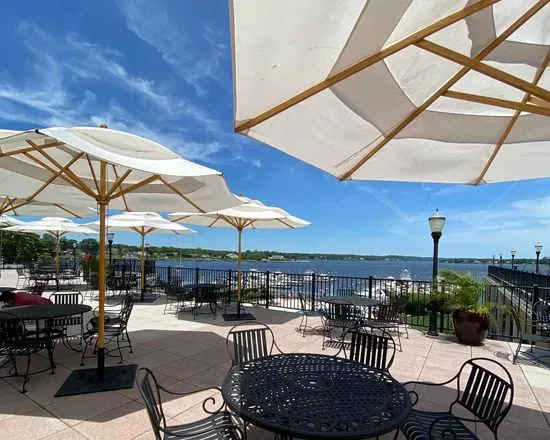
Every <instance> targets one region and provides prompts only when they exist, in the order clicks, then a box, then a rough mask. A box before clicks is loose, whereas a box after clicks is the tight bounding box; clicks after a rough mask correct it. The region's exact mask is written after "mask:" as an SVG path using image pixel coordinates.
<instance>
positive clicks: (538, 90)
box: [416, 40, 550, 102]
mask: <svg viewBox="0 0 550 440" xmlns="http://www.w3.org/2000/svg"><path fill="white" fill-rule="evenodd" d="M416 46H418V47H420V48H422V49H424V50H426V51H428V52H431V53H433V54H435V55H439V56H441V57H443V58H446V59H448V60H450V61H453V62H455V63H457V64H460V65H462V66H464V67H469V68H470V69H471V70H475V71H476V72H479V73H482V74H483V75H486V76H488V77H490V78H493V79H495V80H497V81H499V82H502V83H504V84H507V85H509V86H512V87H514V88H516V89H519V90H522V91H524V92H525V93H531V95H533V96H537V97H538V98H541V99H543V100H545V101H549V102H550V91H548V90H545V89H543V88H542V87H538V86H535V85H533V84H531V83H530V82H529V81H525V80H523V79H521V78H518V77H517V76H514V75H510V74H509V73H506V72H504V71H503V70H499V69H497V68H495V67H492V66H490V65H488V64H484V63H482V62H481V61H478V60H476V59H473V58H470V57H468V56H466V55H462V54H461V53H459V52H456V51H454V50H451V49H449V48H447V47H444V46H441V45H439V44H436V43H433V42H431V41H428V40H421V41H418V42H417V43H416Z"/></svg>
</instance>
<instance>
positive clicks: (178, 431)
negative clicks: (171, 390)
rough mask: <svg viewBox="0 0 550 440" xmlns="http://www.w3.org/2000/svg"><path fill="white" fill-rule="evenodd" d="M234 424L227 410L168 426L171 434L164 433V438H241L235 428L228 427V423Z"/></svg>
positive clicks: (190, 439)
mask: <svg viewBox="0 0 550 440" xmlns="http://www.w3.org/2000/svg"><path fill="white" fill-rule="evenodd" d="M222 424H223V425H224V426H225V427H224V428H219V429H211V430H209V431H208V432H206V433H203V434H196V433H200V432H201V431H205V430H207V429H209V428H213V427H215V426H216V425H222ZM230 424H233V422H232V420H231V414H230V413H229V412H227V411H222V412H219V413H217V414H214V415H212V416H210V417H207V418H205V419H202V420H198V421H195V422H191V423H188V424H185V425H175V426H167V427H166V429H167V430H168V431H171V432H172V433H173V435H171V434H164V440H176V439H181V438H185V439H187V440H210V439H211V440H233V439H239V437H238V435H237V434H236V432H235V430H231V429H228V428H227V425H230Z"/></svg>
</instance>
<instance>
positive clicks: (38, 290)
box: [27, 280, 48, 296]
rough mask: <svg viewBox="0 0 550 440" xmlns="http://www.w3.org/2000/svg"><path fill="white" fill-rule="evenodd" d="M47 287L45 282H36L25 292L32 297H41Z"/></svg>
mask: <svg viewBox="0 0 550 440" xmlns="http://www.w3.org/2000/svg"><path fill="white" fill-rule="evenodd" d="M47 285H48V282H47V281H40V280H37V281H35V282H34V283H33V285H32V286H30V287H29V288H28V289H27V292H29V293H30V294H32V295H38V296H42V294H43V293H44V290H46V286H47Z"/></svg>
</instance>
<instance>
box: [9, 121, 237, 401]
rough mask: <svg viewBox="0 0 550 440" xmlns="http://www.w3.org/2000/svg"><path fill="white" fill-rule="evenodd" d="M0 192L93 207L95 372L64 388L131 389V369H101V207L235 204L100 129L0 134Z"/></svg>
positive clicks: (198, 173) (206, 182)
mask: <svg viewBox="0 0 550 440" xmlns="http://www.w3.org/2000/svg"><path fill="white" fill-rule="evenodd" d="M0 187H1V188H2V193H3V194H5V195H9V196H10V197H18V198H24V199H27V200H40V201H44V202H50V203H60V202H62V203H63V205H67V206H89V205H90V203H95V204H97V206H98V211H99V273H98V281H99V307H98V343H97V347H98V369H97V372H93V371H90V370H79V371H77V372H75V373H73V374H74V378H75V380H74V381H73V382H71V383H77V382H78V381H79V380H80V382H79V383H78V386H76V388H77V389H78V391H77V392H84V391H85V392H90V391H101V390H103V389H106V388H108V387H109V389H113V382H114V381H113V380H110V377H111V376H116V377H119V378H121V377H124V381H123V382H124V383H123V384H120V385H118V384H117V385H116V387H117V388H120V387H121V386H122V387H128V386H129V387H131V386H132V382H133V370H132V371H130V370H131V368H132V369H135V366H130V367H131V368H130V367H111V368H110V369H109V371H108V374H106V370H105V368H104V366H105V349H104V340H105V338H104V336H105V335H104V304H105V232H106V230H105V218H106V210H107V207H108V206H110V207H111V208H113V209H118V210H127V211H128V210H133V211H145V210H149V211H150V210H154V211H159V212H162V211H166V212H167V211H172V210H174V209H179V210H189V211H193V212H207V211H211V210H216V209H224V208H229V207H232V206H236V205H238V204H239V203H240V202H239V200H237V199H236V198H234V197H233V196H232V194H231V193H230V192H229V190H228V189H227V185H226V183H225V180H224V178H223V176H222V174H221V173H220V172H219V171H216V170H212V169H210V168H207V167H204V166H201V165H198V164H196V163H193V162H189V161H187V160H185V159H183V158H181V157H180V156H178V155H177V154H175V153H174V152H172V151H171V150H169V149H168V148H165V147H163V146H162V145H159V144H158V143H156V142H153V141H150V140H148V139H145V138H142V137H139V136H135V135H133V134H130V133H125V132H122V131H117V130H111V129H108V128H106V126H102V127H99V128H98V127H75V128H45V129H40V130H32V131H23V132H15V131H9V130H2V131H0ZM71 378H73V376H71V377H70V378H69V381H70V380H71ZM98 379H99V381H98ZM68 383H69V382H67V383H66V384H68ZM67 387H69V385H67ZM63 392H64V393H65V392H66V393H67V394H70V393H74V392H72V391H65V390H63ZM58 394H59V393H58Z"/></svg>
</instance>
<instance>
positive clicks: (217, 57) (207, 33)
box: [118, 0, 226, 95]
mask: <svg viewBox="0 0 550 440" xmlns="http://www.w3.org/2000/svg"><path fill="white" fill-rule="evenodd" d="M118 5H119V7H120V10H121V12H122V14H123V15H124V17H125V19H126V25H127V26H128V29H129V30H130V31H132V32H133V33H134V34H135V35H136V36H137V37H138V38H140V39H142V40H143V41H145V42H147V43H148V44H150V45H151V46H153V47H154V48H155V49H156V50H157V51H158V52H159V54H160V55H161V56H162V58H163V59H164V61H165V62H166V63H168V64H169V65H170V66H172V68H173V69H174V70H175V71H176V72H177V73H178V74H179V75H180V76H181V78H183V79H184V80H185V81H186V82H187V83H188V84H190V85H191V86H192V87H193V88H194V89H195V91H196V92H197V94H198V95H205V94H206V88H205V83H206V82H207V81H209V80H214V81H216V82H217V83H219V84H220V85H222V86H224V84H223V82H222V80H221V78H220V77H219V75H218V69H219V65H220V62H221V60H222V58H223V56H224V51H225V49H226V47H225V44H224V43H222V42H221V41H220V40H221V39H220V36H219V34H217V33H216V32H215V31H213V30H212V29H210V28H205V29H204V31H203V32H202V34H201V35H198V34H196V33H194V35H193V38H194V40H193V43H194V44H195V45H196V44H197V43H198V40H199V39H200V40H202V41H201V42H202V43H203V44H202V45H201V48H202V49H203V50H197V49H196V48H194V47H191V45H190V44H189V37H188V36H187V35H185V34H184V33H183V26H182V24H181V23H179V22H176V21H174V20H172V19H171V18H170V14H169V12H168V10H167V9H166V7H165V6H164V5H162V4H159V2H155V1H153V0H126V1H119V2H118ZM193 49H195V50H193Z"/></svg>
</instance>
